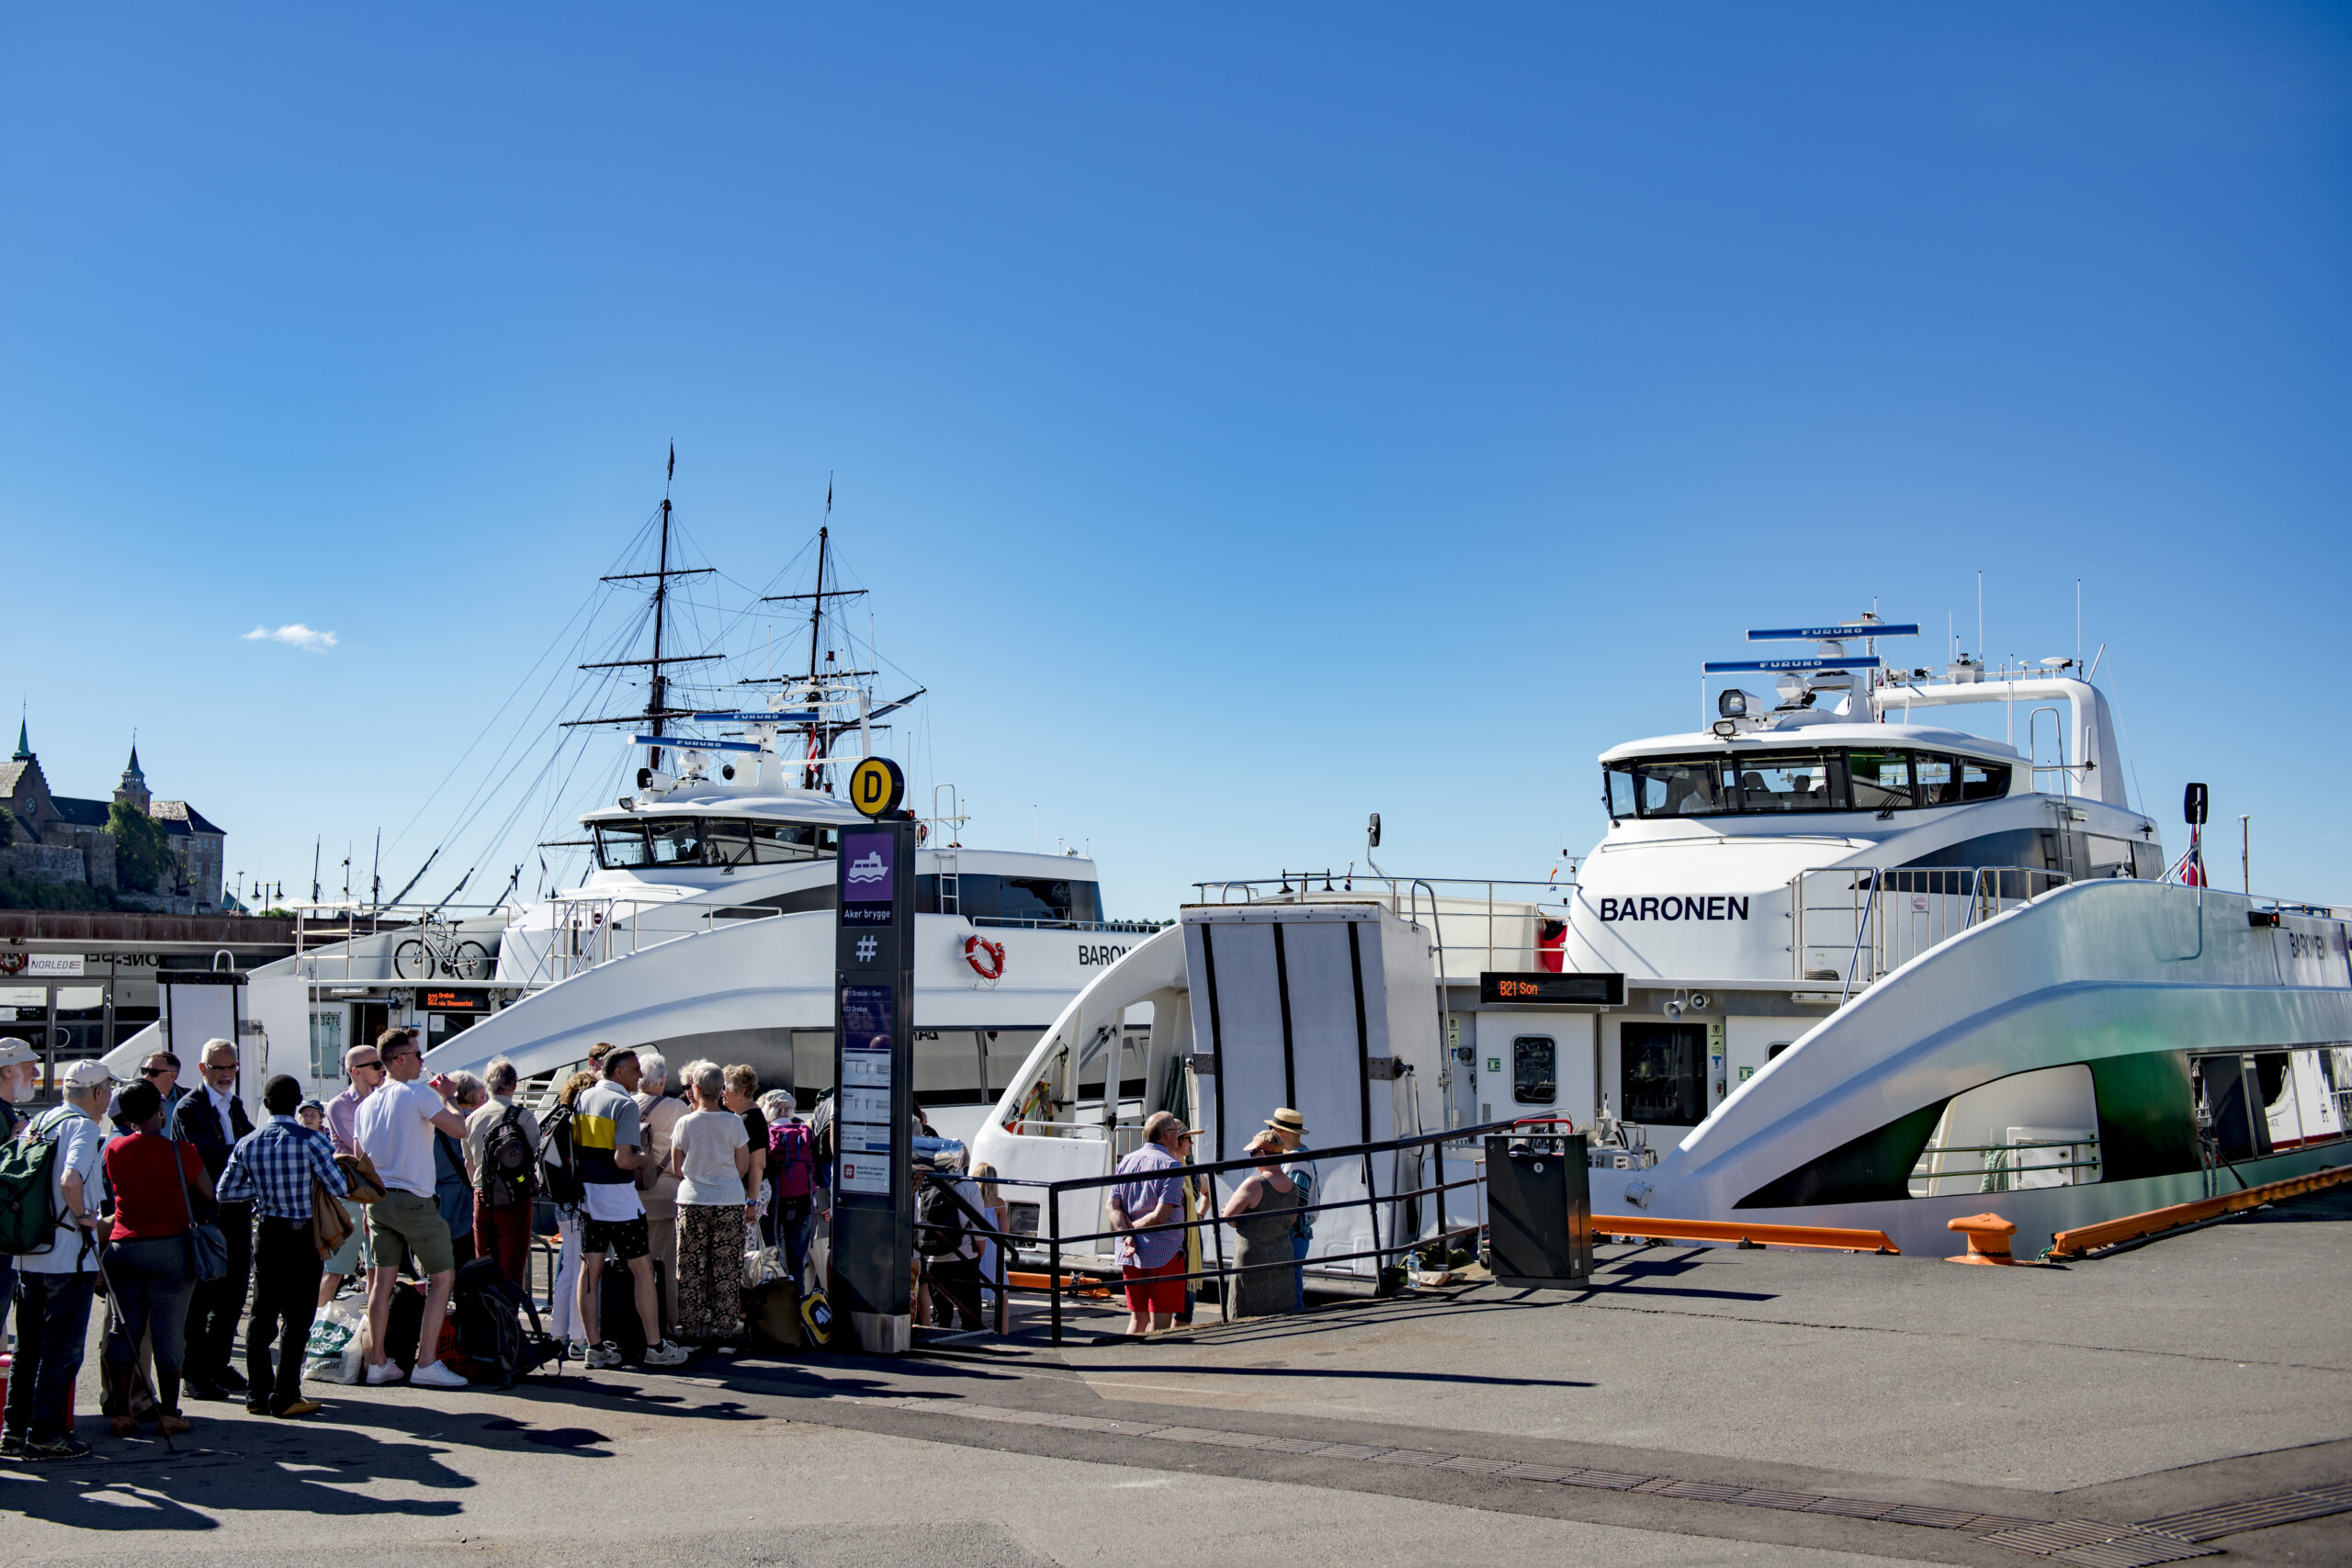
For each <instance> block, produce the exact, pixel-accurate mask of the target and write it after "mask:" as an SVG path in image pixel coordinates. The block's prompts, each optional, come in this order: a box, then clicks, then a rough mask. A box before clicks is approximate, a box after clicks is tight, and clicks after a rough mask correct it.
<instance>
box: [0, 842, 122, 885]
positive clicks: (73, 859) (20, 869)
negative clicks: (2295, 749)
mask: <svg viewBox="0 0 2352 1568" xmlns="http://www.w3.org/2000/svg"><path fill="white" fill-rule="evenodd" d="M0 876H13V877H17V878H19V879H21V880H23V881H26V882H86V881H88V880H89V879H90V868H89V862H88V859H87V857H85V855H84V854H83V853H82V852H81V851H80V850H76V849H66V848H63V847H62V846H60V845H57V844H27V843H17V844H12V845H10V846H9V847H8V848H6V849H5V850H0ZM113 880H114V860H113V857H112V856H111V855H109V856H108V857H107V881H109V882H111V881H113Z"/></svg>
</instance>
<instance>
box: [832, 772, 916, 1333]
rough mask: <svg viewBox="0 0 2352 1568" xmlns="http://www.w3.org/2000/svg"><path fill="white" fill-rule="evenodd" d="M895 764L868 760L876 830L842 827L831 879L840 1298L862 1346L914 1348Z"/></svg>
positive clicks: (863, 799) (835, 1248)
mask: <svg viewBox="0 0 2352 1568" xmlns="http://www.w3.org/2000/svg"><path fill="white" fill-rule="evenodd" d="M905 794H906V780H905V777H904V775H902V774H901V773H899V767H898V764H897V763H895V762H891V761H887V760H885V759H883V758H880V757H867V758H865V760H863V761H860V762H859V763H858V764H857V766H856V768H855V769H854V771H853V772H852V773H851V774H850V800H851V803H852V804H854V806H855V807H857V808H858V810H859V811H861V812H863V813H864V814H865V817H866V818H868V822H869V825H868V826H864V827H857V828H844V829H842V847H841V858H840V861H839V862H838V863H837V866H836V869H835V872H834V875H835V876H836V878H837V879H838V880H837V882H836V884H835V886H836V891H837V893H838V896H839V897H838V903H837V906H836V907H837V908H839V910H840V920H839V925H838V931H837V934H836V936H835V938H834V944H835V945H834V957H833V967H834V994H835V997H836V1001H835V1004H834V1019H833V1083H834V1086H835V1087H834V1090H833V1092H834V1094H835V1096H836V1097H837V1098H836V1100H835V1102H834V1106H833V1140H834V1147H835V1151H836V1152H835V1156H834V1158H835V1160H836V1161H837V1162H838V1163H837V1166H836V1168H835V1170H834V1172H833V1220H832V1276H833V1278H832V1292H831V1294H832V1300H833V1303H834V1307H835V1309H836V1310H837V1311H842V1312H846V1314H848V1319H849V1324H850V1327H851V1330H852V1332H854V1334H855V1335H856V1337H857V1345H858V1348H860V1349H861V1350H865V1351H867V1352H868V1353H873V1354H883V1355H895V1354H897V1353H899V1352H900V1351H903V1350H906V1349H908V1348H910V1347H911V1345H912V1343H913V1317H912V1314H911V1311H910V1308H911V1303H910V1300H909V1295H910V1280H909V1270H910V1267H911V1266H912V1263H913V1259H914V1220H915V1203H914V1188H913V1162H914V1140H913V1125H912V1124H913V1120H914V1077H915V1075H914V1044H913V1041H914V1032H913V1020H912V1019H911V1018H910V1016H909V1014H910V1010H911V1008H912V1005H913V1002H914V994H915V953H914V936H915V930H914V927H915V901H914V886H915V824H914V822H913V820H912V819H911V818H910V817H908V815H907V814H906V813H904V812H902V811H901V810H900V809H899V801H900V800H901V799H902V798H903V797H904V795H905Z"/></svg>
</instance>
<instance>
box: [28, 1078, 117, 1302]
mask: <svg viewBox="0 0 2352 1568" xmlns="http://www.w3.org/2000/svg"><path fill="white" fill-rule="evenodd" d="M25 1135H26V1136H27V1137H28V1138H29V1137H36V1136H38V1137H40V1138H41V1139H42V1140H43V1141H49V1140H52V1139H53V1140H54V1141H55V1142H56V1144H57V1158H56V1160H55V1162H54V1163H52V1164H51V1166H50V1168H49V1169H50V1177H49V1180H50V1196H51V1197H52V1198H54V1199H55V1200H56V1201H57V1215H58V1225H57V1239H56V1240H55V1241H53V1242H51V1244H50V1248H49V1250H48V1251H47V1252H37V1253H33V1254H31V1255H29V1256H27V1257H23V1258H17V1272H19V1273H23V1274H87V1273H90V1272H92V1271H93V1270H95V1269H96V1268H97V1266H98V1253H97V1248H96V1247H84V1246H83V1245H82V1238H83V1237H84V1236H85V1235H87V1234H88V1233H87V1232H85V1231H84V1230H83V1229H82V1228H81V1227H80V1226H79V1225H76V1224H74V1220H73V1216H72V1214H71V1213H69V1212H68V1209H67V1206H66V1202H65V1175H66V1173H67V1172H68V1171H74V1172H78V1173H79V1174H80V1176H81V1178H82V1207H84V1208H85V1209H88V1210H91V1211H93V1212H95V1211H96V1209H97V1206H98V1182H99V1179H100V1178H101V1177H102V1176H103V1175H104V1174H105V1170H106V1152H107V1140H106V1129H105V1128H104V1127H101V1126H100V1125H98V1123H97V1122H94V1121H92V1120H91V1119H90V1118H89V1117H87V1116H85V1115H83V1114H82V1112H81V1111H76V1110H68V1109H65V1108H62V1107H61V1108H59V1109H57V1110H55V1111H46V1112H43V1113H42V1115H41V1116H40V1119H39V1120H38V1121H37V1122H35V1123H34V1125H33V1127H31V1128H30V1129H28V1131H27V1132H26V1134H25Z"/></svg>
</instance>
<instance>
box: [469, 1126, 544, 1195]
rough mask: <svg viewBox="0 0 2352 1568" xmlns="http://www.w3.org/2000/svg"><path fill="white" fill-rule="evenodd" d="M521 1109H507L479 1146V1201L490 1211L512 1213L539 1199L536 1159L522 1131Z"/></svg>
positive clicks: (527, 1138)
mask: <svg viewBox="0 0 2352 1568" xmlns="http://www.w3.org/2000/svg"><path fill="white" fill-rule="evenodd" d="M522 1116H523V1108H522V1107H521V1106H519V1105H510V1106H508V1107H507V1108H506V1114H505V1115H503V1116H502V1117H500V1118H499V1119H498V1121H497V1122H495V1123H494V1124H492V1127H491V1129H490V1136H488V1137H486V1138H484V1139H483V1140H482V1145H481V1199H482V1201H483V1202H485V1203H487V1204H489V1205H490V1206H491V1207H492V1208H493V1209H511V1208H513V1207H515V1204H517V1203H527V1202H529V1201H531V1200H532V1199H534V1198H536V1197H537V1196H538V1195H539V1173H538V1163H539V1161H538V1156H537V1155H535V1154H533V1153H532V1152H531V1140H530V1138H529V1137H528V1136H527V1135H526V1134H525V1133H524V1131H523V1122H522Z"/></svg>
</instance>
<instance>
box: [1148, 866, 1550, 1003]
mask: <svg viewBox="0 0 2352 1568" xmlns="http://www.w3.org/2000/svg"><path fill="white" fill-rule="evenodd" d="M1576 874H1577V862H1575V861H1567V862H1565V863H1563V864H1562V866H1561V874H1560V875H1559V876H1558V877H1557V878H1555V879H1553V880H1551V881H1546V882H1533V881H1519V880H1513V879H1511V878H1508V877H1455V876H1389V875H1386V874H1377V873H1365V872H1361V871H1354V870H1349V871H1333V870H1330V869H1329V868H1326V869H1324V870H1322V871H1285V872H1282V873H1280V874H1277V875H1274V876H1255V877H1232V878H1228V879H1225V880H1222V881H1215V882H1195V883H1194V884H1193V895H1194V897H1193V902H1194V903H1196V904H1322V903H1340V902H1346V903H1363V902H1365V901H1367V900H1368V901H1370V902H1373V903H1376V904H1379V905H1380V906H1381V907H1383V908H1385V909H1386V910H1387V911H1388V912H1389V913H1390V914H1392V915H1395V916H1397V918H1398V919H1404V920H1410V921H1413V922H1414V923H1416V924H1418V923H1419V922H1420V921H1422V920H1428V921H1430V924H1431V926H1432V927H1433V928H1434V931H1435V934H1436V936H1437V938H1438V946H1437V949H1436V954H1435V956H1436V958H1437V963H1438V979H1439V981H1440V983H1441V984H1443V983H1445V982H1447V981H1453V982H1457V983H1458V982H1463V981H1475V980H1476V979H1477V978H1478V976H1479V975H1481V974H1482V973H1484V972H1486V971H1487V970H1503V971H1511V972H1518V973H1522V974H1525V973H1533V972H1536V971H1539V970H1551V971H1557V970H1558V969H1559V968H1560V966H1561V953H1562V949H1561V948H1560V947H1559V946H1558V945H1556V943H1555V944H1551V945H1547V944H1546V943H1545V942H1544V941H1543V932H1542V929H1541V928H1542V924H1543V921H1544V919H1546V918H1549V919H1556V920H1558V921H1560V922H1562V924H1563V927H1564V928H1565V925H1566V919H1567V906H1568V901H1569V900H1570V899H1571V898H1573V897H1575V895H1576ZM1555 910H1556V911H1557V912H1556V913H1554V912H1553V911H1555Z"/></svg>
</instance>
